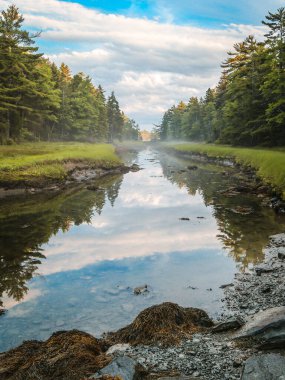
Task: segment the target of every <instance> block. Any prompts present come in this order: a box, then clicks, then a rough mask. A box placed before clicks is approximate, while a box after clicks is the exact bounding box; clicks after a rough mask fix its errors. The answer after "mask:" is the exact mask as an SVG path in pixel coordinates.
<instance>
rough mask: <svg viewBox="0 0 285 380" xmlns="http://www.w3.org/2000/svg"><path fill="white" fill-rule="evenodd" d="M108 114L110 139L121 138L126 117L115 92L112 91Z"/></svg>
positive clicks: (108, 103)
mask: <svg viewBox="0 0 285 380" xmlns="http://www.w3.org/2000/svg"><path fill="white" fill-rule="evenodd" d="M107 115H108V124H109V141H110V142H112V141H113V140H114V139H119V140H121V139H122V133H123V125H124V119H123V115H122V112H121V110H120V106H119V103H118V101H117V99H116V97H115V94H114V92H112V94H111V95H110V96H109V98H108V102H107Z"/></svg>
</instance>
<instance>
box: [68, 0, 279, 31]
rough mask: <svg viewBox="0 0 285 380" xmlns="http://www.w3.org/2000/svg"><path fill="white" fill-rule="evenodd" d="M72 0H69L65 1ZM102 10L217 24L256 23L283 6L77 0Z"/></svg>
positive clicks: (207, 0)
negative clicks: (269, 12)
mask: <svg viewBox="0 0 285 380" xmlns="http://www.w3.org/2000/svg"><path fill="white" fill-rule="evenodd" d="M64 1H67V2H73V1H72V0H64ZM77 2H78V3H80V4H82V5H84V6H86V7H89V8H95V9H98V10H101V11H102V12H105V13H115V14H123V15H127V16H139V17H147V18H157V17H161V19H162V20H164V19H165V18H167V17H170V18H172V20H173V22H175V23H176V24H192V25H200V26H209V25H210V26H211V27H218V26H219V25H222V24H230V23H238V24H240V23H241V24H243V23H245V24H259V23H260V21H261V20H263V19H264V15H265V14H266V13H267V12H268V11H274V10H275V9H277V8H278V7H281V6H282V5H283V6H284V1H283V0H272V1H268V0H261V1H260V0H259V1H257V0H250V1H248V0H247V1H245V0H239V1H233V0H200V1H197V0H179V1H173V0H154V1H153V0H151V1H150V0H119V1H112V0H103V1H102V0H78V1H77Z"/></svg>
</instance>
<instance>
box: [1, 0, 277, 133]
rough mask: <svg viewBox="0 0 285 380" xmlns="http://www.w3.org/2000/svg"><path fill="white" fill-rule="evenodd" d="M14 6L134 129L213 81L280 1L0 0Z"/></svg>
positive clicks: (56, 57)
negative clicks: (237, 45)
mask: <svg viewBox="0 0 285 380" xmlns="http://www.w3.org/2000/svg"><path fill="white" fill-rule="evenodd" d="M11 4H16V5H17V6H18V7H19V9H20V11H21V13H23V15H24V18H25V24H24V26H25V28H26V29H28V30H41V31H42V33H41V37H40V38H39V39H38V40H37V44H38V46H39V47H40V51H41V52H44V53H45V54H46V56H47V57H49V58H50V59H51V60H52V61H54V62H55V63H56V64H58V65H60V64H61V62H64V63H66V64H67V65H69V66H70V68H71V70H72V72H73V73H74V74H75V73H76V72H79V71H83V72H85V73H86V74H88V75H90V76H91V78H92V80H93V82H94V84H95V85H98V84H101V85H102V86H103V88H104V89H105V90H106V95H107V96H108V95H109V94H110V92H111V91H112V90H114V91H115V93H116V96H117V98H118V100H119V103H120V105H121V108H122V109H123V110H124V111H125V113H126V114H127V115H129V116H130V117H132V118H134V119H135V120H136V121H137V122H138V123H139V124H140V126H141V128H142V129H149V130H150V129H151V128H152V127H153V124H157V123H159V122H160V120H161V118H162V115H163V113H164V112H165V111H166V110H167V109H168V108H169V107H171V106H172V105H173V104H175V103H178V102H179V101H180V100H184V101H186V102H187V101H188V99H189V98H190V97H191V96H198V97H199V96H202V95H203V94H204V93H205V91H206V90H207V88H209V87H213V86H215V85H216V84H217V82H218V80H219V75H220V70H221V69H220V64H221V62H222V61H223V60H224V59H225V58H226V56H227V52H228V51H229V50H231V48H232V46H233V44H234V43H236V42H238V41H241V40H243V39H244V38H245V37H247V36H248V35H249V34H254V35H255V36H256V38H257V39H259V40H261V39H262V38H263V35H264V33H265V29H264V26H262V25H261V20H262V19H264V17H265V15H266V14H267V12H268V11H269V10H271V11H273V12H274V11H275V10H276V9H277V8H278V7H280V6H282V5H284V0H250V1H248V0H239V1H238V2H237V1H236V0H179V1H173V0H152V1H150V0H120V1H111V0H77V2H75V1H73V0H0V9H5V8H7V7H8V6H9V5H11Z"/></svg>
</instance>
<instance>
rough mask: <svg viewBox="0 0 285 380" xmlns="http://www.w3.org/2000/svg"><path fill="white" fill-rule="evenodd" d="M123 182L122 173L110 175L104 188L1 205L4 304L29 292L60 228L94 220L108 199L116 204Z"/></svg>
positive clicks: (0, 269) (0, 291)
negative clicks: (45, 251)
mask: <svg viewBox="0 0 285 380" xmlns="http://www.w3.org/2000/svg"><path fill="white" fill-rule="evenodd" d="M121 183H122V176H115V177H108V178H107V177H106V178H104V179H103V180H100V181H99V182H98V183H97V184H98V185H100V186H101V187H102V189H103V191H98V192H94V191H89V190H86V189H83V188H81V189H78V188H76V189H71V190H67V191H65V192H64V193H61V194H49V195H48V194H40V195H35V196H33V197H20V198H18V199H16V200H15V199H12V198H7V199H5V201H4V202H2V203H1V204H0V273H1V276H0V305H3V301H2V298H3V297H5V298H6V299H7V297H8V298H12V299H14V300H15V301H20V300H22V298H23V297H24V296H25V295H26V294H27V292H28V287H27V282H28V281H29V280H31V279H32V278H33V276H35V274H36V271H37V269H38V268H39V266H40V264H42V263H43V259H45V258H46V256H45V254H44V253H43V251H44V249H43V248H42V245H43V244H44V243H48V242H49V240H50V238H51V237H52V236H56V235H57V233H58V232H59V231H61V233H65V232H67V231H69V230H70V229H71V227H72V226H73V225H76V226H79V225H80V224H82V223H91V220H92V217H93V216H94V214H96V213H97V214H100V213H101V211H102V209H103V207H104V204H105V202H106V199H108V200H109V201H110V203H111V205H112V206H114V203H115V199H116V197H117V196H118V193H119V189H120V185H121ZM4 306H5V307H7V305H4Z"/></svg>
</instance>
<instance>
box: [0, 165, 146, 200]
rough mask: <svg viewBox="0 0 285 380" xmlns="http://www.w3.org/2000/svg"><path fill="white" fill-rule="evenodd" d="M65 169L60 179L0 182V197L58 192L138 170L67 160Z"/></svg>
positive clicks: (135, 168) (136, 168)
mask: <svg viewBox="0 0 285 380" xmlns="http://www.w3.org/2000/svg"><path fill="white" fill-rule="evenodd" d="M65 167H66V169H67V177H66V178H65V179H64V180H61V181H58V180H57V181H54V180H41V181H40V182H39V181H29V180H27V181H23V182H17V183H14V182H5V183H0V199H1V198H5V197H9V196H17V195H24V194H31V195H32V194H37V193H40V192H59V191H62V190H65V189H66V188H68V187H74V186H77V185H79V184H83V183H84V184H86V185H87V186H88V185H91V184H92V182H93V181H95V180H98V179H100V178H103V177H106V176H109V175H110V176H111V175H118V174H126V173H128V172H130V171H132V172H135V171H138V170H140V169H139V167H138V166H137V165H131V166H126V165H123V164H122V165H118V166H114V167H111V168H109V167H105V166H101V167H93V166H92V165H90V164H84V163H81V164H80V163H76V162H68V163H66V164H65Z"/></svg>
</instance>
